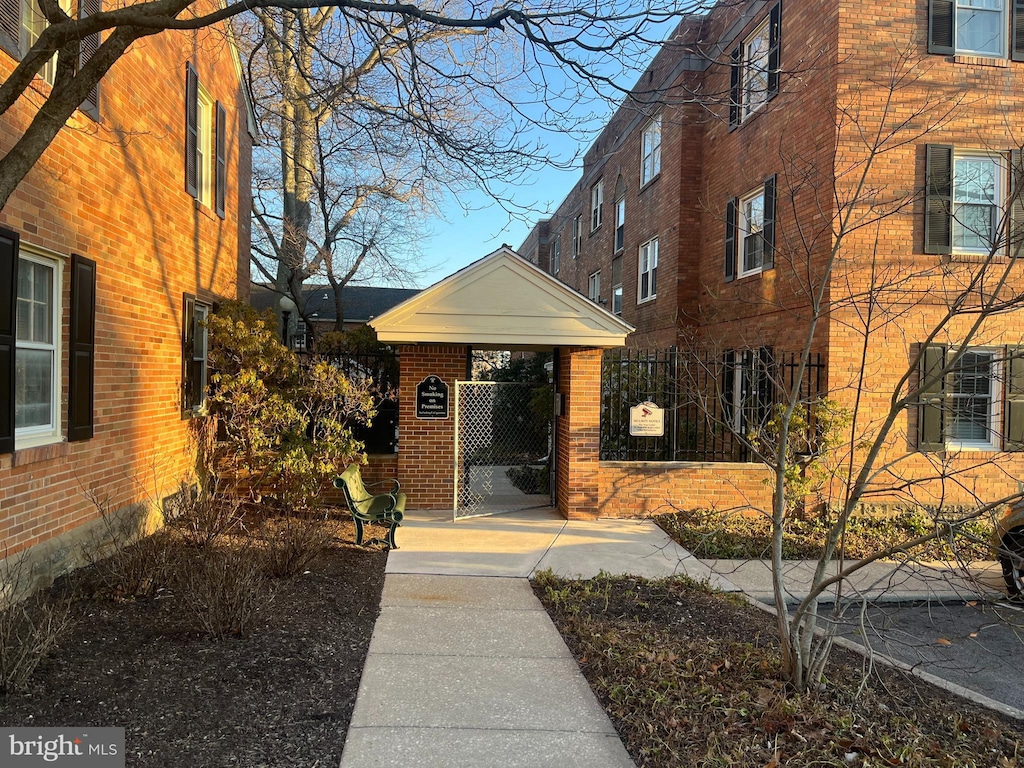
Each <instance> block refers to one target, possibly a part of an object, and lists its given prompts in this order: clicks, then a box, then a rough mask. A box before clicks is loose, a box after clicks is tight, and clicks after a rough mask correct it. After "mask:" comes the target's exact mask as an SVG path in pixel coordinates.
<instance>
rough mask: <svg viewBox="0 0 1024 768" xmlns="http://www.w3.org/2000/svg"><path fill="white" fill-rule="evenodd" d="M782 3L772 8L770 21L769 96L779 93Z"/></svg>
mask: <svg viewBox="0 0 1024 768" xmlns="http://www.w3.org/2000/svg"><path fill="white" fill-rule="evenodd" d="M781 33H782V3H781V2H780V3H776V4H775V7H774V8H772V13H771V17H770V21H769V22H768V98H769V99H770V98H772V97H773V96H778V94H779V52H780V50H781V48H782V46H781V42H782V34H781Z"/></svg>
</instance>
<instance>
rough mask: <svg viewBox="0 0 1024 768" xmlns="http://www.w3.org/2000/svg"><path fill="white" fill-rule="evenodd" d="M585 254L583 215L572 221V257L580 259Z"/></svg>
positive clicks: (578, 215)
mask: <svg viewBox="0 0 1024 768" xmlns="http://www.w3.org/2000/svg"><path fill="white" fill-rule="evenodd" d="M581 253H583V215H582V214H577V216H576V218H574V219H573V220H572V257H573V258H574V259H578V258H579V257H580V254H581Z"/></svg>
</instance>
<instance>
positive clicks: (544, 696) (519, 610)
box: [341, 510, 731, 768]
mask: <svg viewBox="0 0 1024 768" xmlns="http://www.w3.org/2000/svg"><path fill="white" fill-rule="evenodd" d="M450 515H451V513H447V514H441V513H433V512H420V513H416V512H413V513H411V514H410V515H409V516H408V517H407V518H406V521H405V524H403V526H402V528H401V529H400V530H399V532H398V543H399V546H400V547H401V548H400V549H398V550H397V551H393V552H391V553H390V554H389V555H388V564H387V575H386V577H385V580H384V594H383V598H382V601H381V614H380V618H379V619H378V620H377V624H376V626H375V627H374V631H373V638H372V639H371V641H370V650H369V655H368V656H367V660H366V666H365V668H364V670H363V677H362V680H361V682H360V685H359V696H358V698H357V699H356V707H355V712H354V713H353V716H352V724H351V726H350V727H349V732H348V738H347V740H346V742H345V750H344V752H343V754H342V759H341V765H342V768H369V767H370V766H402V767H403V768H419V767H421V766H437V767H438V768H442V767H443V768H459V767H460V766H465V767H466V768H489V767H490V766H493V767H494V768H518V767H519V766H522V768H543V767H544V766H551V767H552V768H571V767H572V766H580V768H627V767H628V766H632V765H633V762H632V761H631V760H630V758H629V755H628V754H627V753H626V750H625V747H623V745H622V742H621V741H620V740H619V738H618V736H617V735H616V733H615V729H614V728H613V727H612V724H611V722H610V721H609V720H608V717H607V715H606V714H605V713H604V710H603V709H602V708H601V706H600V704H599V703H598V702H597V699H596V698H595V697H594V694H593V692H592V691H591V690H590V686H589V685H588V684H587V681H586V680H585V679H584V677H583V675H582V674H581V672H580V670H579V667H578V666H577V664H576V661H575V660H574V659H573V657H572V655H571V654H570V653H569V649H568V648H566V646H565V643H564V642H563V641H562V638H561V635H559V633H558V630H557V629H555V626H554V624H553V623H552V622H551V619H549V618H548V615H547V613H546V612H545V611H544V609H543V607H542V606H541V604H540V601H539V600H538V599H537V598H536V597H535V596H534V594H533V590H532V588H531V587H530V583H529V581H528V580H527V577H529V576H530V574H532V573H533V572H534V571H536V570H543V569H546V568H551V569H552V570H553V571H554V572H556V573H559V574H562V575H567V576H583V577H590V576H595V575H597V573H598V572H599V571H601V570H604V571H605V572H608V573H633V574H637V575H644V576H651V577H658V576H670V575H672V574H675V573H680V572H681V571H682V569H683V566H682V565H681V564H685V570H686V571H687V572H691V571H693V572H700V573H701V574H702V575H703V576H704V577H706V578H708V579H709V580H712V581H713V582H715V583H719V580H718V579H717V578H716V577H715V576H714V574H712V573H711V572H710V570H708V569H707V568H706V567H704V566H702V565H701V564H700V563H699V561H697V560H695V559H694V558H692V557H690V555H689V554H688V553H687V552H686V551H685V550H683V549H681V548H679V547H678V546H677V545H676V544H675V543H674V542H673V541H671V540H670V539H669V538H668V537H667V536H665V534H664V533H663V532H662V531H661V529H659V528H658V527H657V526H656V525H654V524H653V523H651V522H650V521H635V520H601V521H595V522H585V521H572V522H567V521H565V520H563V519H561V518H560V517H558V516H557V515H556V514H555V513H553V512H552V511H550V510H531V511H528V512H520V513H516V514H515V515H503V516H496V517H481V518H474V519H470V520H460V521H459V522H457V523H455V522H452V521H451V519H450ZM720 586H723V587H727V588H728V587H731V585H728V584H726V583H724V582H721V583H720Z"/></svg>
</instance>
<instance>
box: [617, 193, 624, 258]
mask: <svg viewBox="0 0 1024 768" xmlns="http://www.w3.org/2000/svg"><path fill="white" fill-rule="evenodd" d="M625 245H626V198H624V197H620V198H619V199H618V200H616V201H615V250H616V252H618V251H621V250H622V248H623V247H624V246H625Z"/></svg>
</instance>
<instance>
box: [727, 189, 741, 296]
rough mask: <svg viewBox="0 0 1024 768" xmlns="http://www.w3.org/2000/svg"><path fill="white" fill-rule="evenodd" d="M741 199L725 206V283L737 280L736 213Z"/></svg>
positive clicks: (735, 199)
mask: <svg viewBox="0 0 1024 768" xmlns="http://www.w3.org/2000/svg"><path fill="white" fill-rule="evenodd" d="M739 204H740V203H739V198H736V197H734V198H733V199H732V200H730V201H729V203H728V204H727V205H726V206H725V282H727V283H731V282H732V281H733V280H735V279H736V212H737V211H738V210H739Z"/></svg>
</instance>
